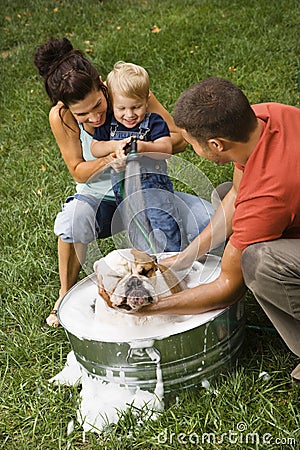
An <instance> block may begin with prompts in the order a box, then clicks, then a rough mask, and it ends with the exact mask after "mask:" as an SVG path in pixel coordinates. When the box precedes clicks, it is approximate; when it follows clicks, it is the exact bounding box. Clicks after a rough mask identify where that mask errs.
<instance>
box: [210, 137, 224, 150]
mask: <svg viewBox="0 0 300 450" xmlns="http://www.w3.org/2000/svg"><path fill="white" fill-rule="evenodd" d="M207 142H208V145H209V147H210V148H211V150H214V151H216V150H217V151H219V152H222V151H223V150H225V147H224V140H223V139H218V138H211V139H208V141H207Z"/></svg>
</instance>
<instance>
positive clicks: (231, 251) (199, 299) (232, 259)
mask: <svg viewBox="0 0 300 450" xmlns="http://www.w3.org/2000/svg"><path fill="white" fill-rule="evenodd" d="M241 255H242V251H241V250H238V249H236V248H235V247H233V246H232V245H231V244H230V242H229V243H228V244H227V245H226V248H225V251H224V255H223V258H222V267H221V273H220V275H219V277H218V278H217V279H216V280H214V281H212V282H210V283H207V284H202V285H200V286H196V287H194V288H190V289H186V290H184V291H182V292H179V293H177V294H174V295H172V296H170V297H164V298H161V299H160V300H159V302H158V303H157V304H156V305H150V306H146V307H145V308H143V310H142V312H141V313H139V314H142V315H156V314H171V315H182V314H199V313H203V312H206V311H211V310H214V309H220V308H225V307H226V306H229V305H232V304H233V303H235V302H237V301H238V300H239V299H240V298H242V296H243V295H244V294H245V292H246V286H245V284H244V281H243V274H242V268H241Z"/></svg>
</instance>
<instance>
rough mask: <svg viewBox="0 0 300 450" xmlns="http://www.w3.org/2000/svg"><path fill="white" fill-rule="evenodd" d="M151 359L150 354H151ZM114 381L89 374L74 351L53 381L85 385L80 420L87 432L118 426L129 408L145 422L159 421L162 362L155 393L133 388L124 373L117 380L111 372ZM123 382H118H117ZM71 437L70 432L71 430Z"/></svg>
mask: <svg viewBox="0 0 300 450" xmlns="http://www.w3.org/2000/svg"><path fill="white" fill-rule="evenodd" d="M149 356H150V355H149ZM107 378H108V379H111V381H110V382H108V383H107V382H104V381H102V380H101V379H99V378H97V377H95V376H92V375H91V374H89V373H88V372H87V371H86V370H85V369H84V368H83V367H82V366H81V365H80V364H79V363H78V362H77V360H76V357H75V355H74V352H73V351H72V352H70V353H69V354H68V356H67V363H66V365H65V367H64V369H63V370H62V371H61V372H59V373H58V374H57V375H56V376H55V377H53V378H51V379H50V380H49V382H51V383H54V384H56V385H59V384H63V385H67V386H74V385H77V384H78V383H80V384H81V386H82V389H81V392H80V399H81V400H80V404H79V408H78V410H77V420H78V422H79V423H80V425H81V426H82V428H83V430H84V431H92V432H95V433H100V432H101V431H103V430H105V429H106V428H107V427H108V426H109V425H110V424H113V423H117V422H118V420H119V412H124V411H127V410H128V409H129V408H133V409H132V410H133V411H135V412H136V414H138V413H139V412H140V416H141V417H140V418H142V420H148V419H150V418H151V419H153V420H154V419H156V417H157V414H158V413H159V412H160V411H163V408H164V404H163V396H164V389H163V379H162V370H161V367H160V362H159V361H157V362H156V378H157V383H156V387H155V390H154V392H153V393H151V392H149V391H146V390H142V389H140V388H138V387H137V388H134V389H133V388H130V387H129V386H128V385H127V383H126V377H125V374H124V372H122V370H120V372H119V377H113V375H112V372H111V373H110V371H109V370H107ZM117 378H118V380H120V381H121V382H119V383H117V382H116V379H117ZM68 434H70V432H69V431H68Z"/></svg>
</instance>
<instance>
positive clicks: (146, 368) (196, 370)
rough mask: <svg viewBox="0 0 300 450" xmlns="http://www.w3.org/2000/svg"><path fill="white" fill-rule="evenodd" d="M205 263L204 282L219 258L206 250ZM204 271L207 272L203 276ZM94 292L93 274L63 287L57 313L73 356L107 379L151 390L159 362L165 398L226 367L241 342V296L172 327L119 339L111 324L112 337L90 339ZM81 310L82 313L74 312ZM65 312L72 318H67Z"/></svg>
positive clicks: (216, 267) (215, 272) (92, 335)
mask: <svg viewBox="0 0 300 450" xmlns="http://www.w3.org/2000/svg"><path fill="white" fill-rule="evenodd" d="M205 264H206V280H205V282H208V281H211V279H213V278H216V276H217V275H218V273H219V270H220V258H219V257H217V256H213V255H209V257H208V258H207V261H206V263H205ZM207 271H208V272H211V276H209V277H208V278H207ZM201 282H203V280H201V274H200V275H199V284H200V283H201ZM97 296H98V291H97V283H96V277H95V275H90V276H88V277H87V278H85V279H84V280H82V281H80V282H79V283H77V284H76V285H75V286H74V287H73V288H72V289H70V291H68V293H67V294H66V295H65V296H64V298H63V300H62V302H61V304H60V307H59V311H58V315H59V320H60V322H61V324H62V326H63V327H64V328H65V331H66V334H67V336H68V339H69V341H70V344H71V347H72V349H73V351H74V353H75V356H76V359H77V361H78V362H79V363H80V365H81V366H82V367H83V368H84V369H85V370H86V371H87V372H88V373H89V374H91V375H92V376H94V377H96V378H99V379H100V380H102V381H105V382H108V383H117V384H119V385H125V386H126V387H128V388H129V389H131V388H132V389H136V388H140V389H142V390H146V391H150V392H154V390H155V387H156V384H157V364H160V368H161V372H162V378H163V388H164V396H165V399H166V400H168V398H171V397H172V396H173V395H175V394H177V393H178V391H180V390H186V389H191V388H196V387H198V386H201V384H202V382H203V380H209V379H211V378H214V377H216V376H217V374H218V373H220V372H221V371H222V370H228V369H230V368H231V367H232V365H233V363H234V362H235V361H236V358H237V355H238V353H239V351H240V349H241V346H242V344H243V340H244V329H245V320H244V300H243V299H242V300H240V301H239V302H238V303H236V304H234V305H233V306H230V307H228V308H225V309H223V310H218V311H214V312H209V313H204V314H199V315H195V316H189V317H188V318H187V319H186V320H182V321H181V322H180V321H179V322H178V323H177V324H176V326H175V325H174V326H173V327H172V324H164V323H162V325H161V329H160V331H158V330H157V329H156V330H155V334H154V335H151V333H150V334H149V332H145V334H144V335H143V327H141V330H139V332H138V333H137V334H136V335H134V336H133V337H132V338H130V339H127V340H125V339H124V337H122V330H121V328H117V329H116V332H115V336H114V339H113V340H111V339H110V341H107V340H106V338H105V336H104V337H103V336H102V338H101V340H99V339H98V338H96V334H95V329H96V328H95V324H94V325H93V324H92V317H93V311H92V305H93V303H94V301H95V299H96V298H97ZM79 305H80V308H79ZM76 308H78V314H77V316H76V313H74V311H75V312H76ZM83 310H84V311H85V312H86V317H85V318H83V317H82V316H80V314H82V311H83ZM70 311H71V312H72V314H73V313H74V317H75V320H73V321H72V323H70V320H69V317H70ZM76 317H77V318H76ZM81 317H82V320H81ZM89 317H90V318H91V319H89ZM177 319H178V318H177ZM179 320H180V319H179ZM74 322H75V323H74ZM86 324H88V326H86ZM93 326H94V329H93ZM104 334H105V333H104Z"/></svg>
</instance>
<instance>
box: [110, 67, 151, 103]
mask: <svg viewBox="0 0 300 450" xmlns="http://www.w3.org/2000/svg"><path fill="white" fill-rule="evenodd" d="M106 85H107V88H108V92H109V95H110V97H111V99H113V93H114V92H116V91H117V92H119V93H120V94H121V95H123V96H124V97H135V98H139V99H145V98H146V99H147V98H148V96H149V75H148V72H147V71H146V69H144V68H143V67H141V66H138V65H136V64H132V63H126V62H124V61H118V62H116V64H115V65H114V68H113V70H112V71H111V72H110V73H109V74H108V76H107V79H106Z"/></svg>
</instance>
